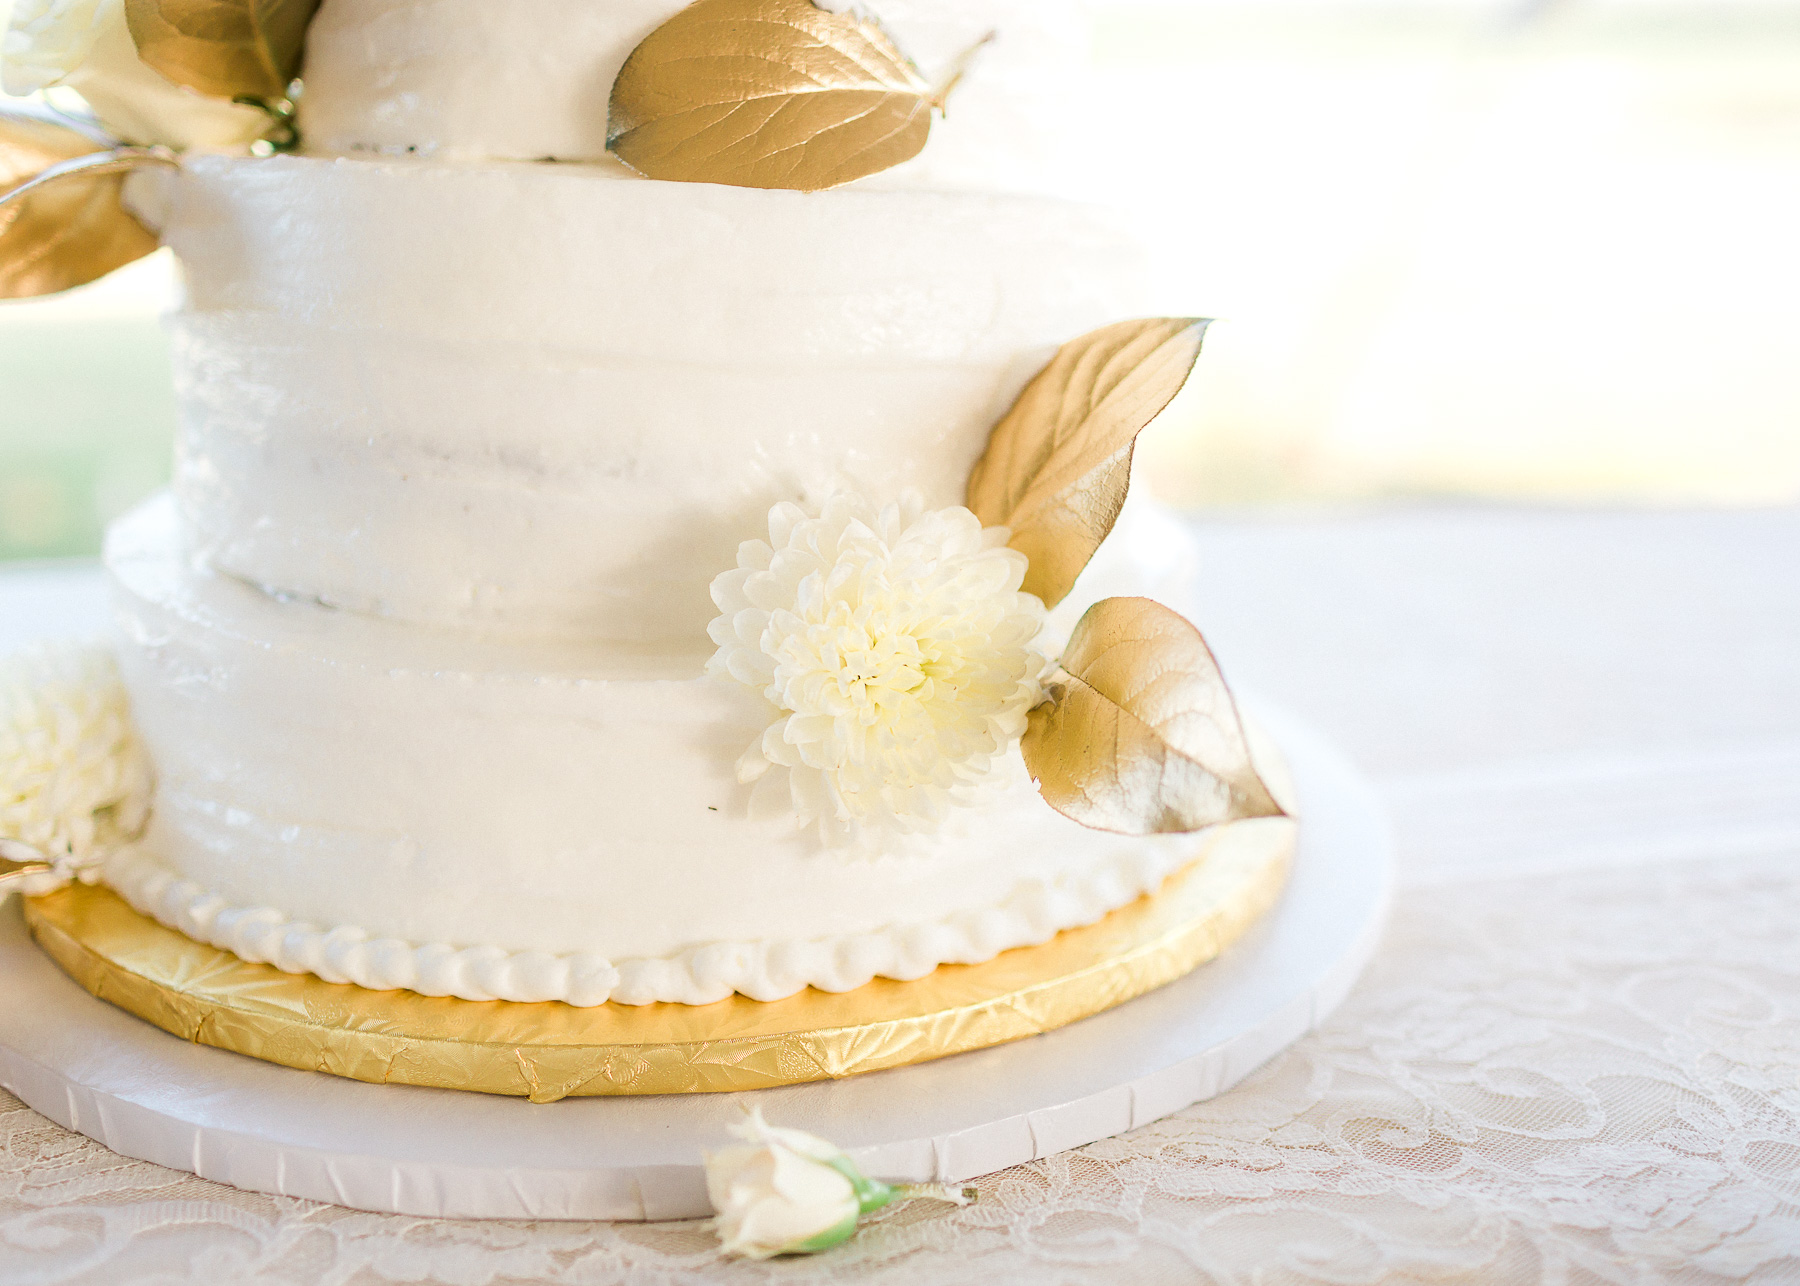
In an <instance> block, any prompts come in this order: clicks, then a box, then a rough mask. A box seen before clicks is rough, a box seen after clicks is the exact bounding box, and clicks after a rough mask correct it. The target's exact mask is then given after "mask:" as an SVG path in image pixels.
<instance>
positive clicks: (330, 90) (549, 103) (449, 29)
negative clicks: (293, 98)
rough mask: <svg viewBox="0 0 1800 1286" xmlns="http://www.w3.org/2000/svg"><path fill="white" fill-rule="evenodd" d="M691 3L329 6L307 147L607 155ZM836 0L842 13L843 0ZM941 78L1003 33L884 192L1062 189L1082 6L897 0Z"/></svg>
mask: <svg viewBox="0 0 1800 1286" xmlns="http://www.w3.org/2000/svg"><path fill="white" fill-rule="evenodd" d="M687 3H688V0H508V3H506V4H481V5H472V4H469V3H467V0H325V3H324V4H323V5H322V6H321V7H320V9H319V12H318V16H317V17H316V18H314V20H313V24H312V26H311V28H310V29H309V31H308V34H307V46H306V66H305V78H306V93H305V95H304V97H303V99H302V101H301V105H300V113H301V115H300V124H301V132H302V135H303V136H304V138H305V140H306V148H307V150H308V151H311V152H315V153H324V154H371V153H372V154H376V155H387V156H398V155H413V156H427V157H434V158H437V159H440V160H563V161H586V160H596V159H599V158H601V157H603V156H605V154H606V122H607V101H608V97H609V95H610V93H611V89H612V84H613V79H614V77H616V76H617V75H618V72H619V68H620V67H621V66H623V64H624V62H625V59H626V57H627V56H628V55H629V54H630V53H631V51H632V50H633V49H634V48H636V47H637V45H638V43H639V42H640V41H642V40H643V39H644V38H645V37H646V36H648V35H649V34H650V33H651V32H652V31H653V30H655V29H656V28H657V27H658V26H659V25H661V24H662V23H663V22H665V21H667V20H668V19H669V18H670V17H672V16H673V15H674V14H675V13H676V12H678V11H679V10H681V9H682V8H684V7H685V6H686V5H687ZM828 7H831V8H843V7H846V6H845V5H844V4H840V3H832V4H830V5H829V6H828ZM878 8H879V16H880V19H881V21H882V23H883V25H884V26H885V27H886V28H887V29H888V31H889V32H890V33H891V34H892V35H893V37H894V38H895V40H896V41H897V42H898V43H899V45H900V46H901V48H902V49H903V50H905V52H906V53H907V54H909V55H910V56H911V57H912V59H913V60H914V61H915V62H916V63H917V64H918V65H919V68H920V70H921V71H922V72H923V73H924V74H925V76H926V77H927V78H928V79H931V80H934V81H935V80H937V79H938V78H939V77H940V76H941V75H943V74H944V73H945V72H946V71H947V70H948V69H949V68H951V67H952V66H953V65H954V64H955V63H956V60H957V59H958V58H960V57H961V56H962V55H963V54H964V53H965V52H967V51H968V50H969V49H970V48H972V47H973V46H975V45H976V44H977V43H978V42H980V41H981V40H982V38H983V37H984V36H986V35H988V34H989V33H992V34H993V37H994V38H993V40H992V41H991V42H990V43H989V44H988V45H987V46H985V47H983V48H982V50H981V52H980V54H979V55H978V61H977V62H976V64H975V67H974V69H973V71H972V72H971V74H970V75H969V76H968V77H967V78H966V79H965V80H964V81H963V82H962V83H960V84H959V85H958V87H957V89H956V91H955V95H954V97H953V98H952V100H951V103H950V110H949V112H948V113H947V115H946V116H945V117H944V118H943V119H941V120H939V121H938V122H937V124H936V125H935V126H934V127H933V130H932V136H931V143H930V145H929V146H928V147H927V148H926V149H925V151H924V153H923V154H922V155H920V156H918V157H917V158H915V159H914V160H912V161H909V162H907V163H906V164H904V165H901V166H898V167H896V168H895V169H893V170H890V171H888V172H886V173H884V174H880V175H876V176H874V177H872V178H870V179H866V180H864V181H863V182H864V183H865V184H867V185H869V186H874V187H914V188H935V189H940V190H942V189H949V190H975V191H1023V192H1040V191H1056V190H1058V189H1059V187H1060V186H1061V185H1060V183H1059V182H1058V179H1059V175H1060V174H1061V173H1062V172H1063V171H1064V170H1066V168H1067V166H1068V156H1067V153H1068V139H1069V137H1070V135H1071V131H1072V129H1073V128H1074V127H1075V126H1076V125H1077V124H1078V123H1079V120H1078V114H1079V112H1080V103H1079V100H1080V95H1079V94H1077V93H1075V92H1072V87H1073V85H1074V83H1075V81H1076V80H1077V78H1078V77H1079V75H1080V74H1081V71H1082V67H1083V63H1084V60H1085V29H1084V27H1083V25H1082V23H1081V22H1080V20H1079V17H1078V14H1077V12H1076V6H1075V4H1074V3H1073V0H882V3H881V4H880V5H879V6H878Z"/></svg>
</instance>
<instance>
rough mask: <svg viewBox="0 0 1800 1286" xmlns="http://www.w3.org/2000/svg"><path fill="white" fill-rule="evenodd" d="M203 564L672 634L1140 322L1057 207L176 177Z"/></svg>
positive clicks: (608, 180) (631, 180) (380, 595)
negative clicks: (1057, 361) (795, 518)
mask: <svg viewBox="0 0 1800 1286" xmlns="http://www.w3.org/2000/svg"><path fill="white" fill-rule="evenodd" d="M131 191H132V194H133V198H134V200H135V201H136V202H137V204H138V206H139V207H140V208H141V209H143V210H144V211H145V212H146V214H147V215H148V216H149V217H150V218H151V219H152V220H153V221H154V222H156V223H157V224H159V225H160V226H161V227H162V230H163V235H164V238H165V240H166V241H167V242H168V243H169V244H170V245H171V246H173V247H174V249H175V251H176V253H177V254H178V255H179V256H180V258H181V260H182V263H183V266H184V269H185V273H186V279H187V286H188V298H187V302H186V304H185V305H184V306H183V307H182V309H181V310H180V311H179V312H178V313H177V314H176V315H175V317H174V319H173V330H174V337H175V354H176V380H177V389H178V392H179V395H180V400H181V406H182V430H181V440H180V449H179V453H178V470H177V482H176V492H177V495H178V498H179V503H180V506H181V511H182V514H183V517H184V519H185V521H186V524H187V528H188V533H189V537H190V539H191V542H192V549H193V551H194V552H195V553H196V554H197V555H198V556H200V557H201V558H203V559H205V560H206V561H208V562H210V563H211V564H213V565H215V566H217V567H220V568H222V569H224V570H227V571H230V572H233V573H235V574H237V575H240V576H243V577H245V578H247V579H249V580H252V581H254V582H256V583H257V584H260V585H264V586H267V587H269V588H271V589H274V590H277V591H279V592H282V593H288V594H295V595H301V596H305V597H311V598H316V599H319V600H321V601H323V602H326V603H329V604H333V605H337V606H343V607H349V608H353V609H355V610H358V611H363V612H369V613H373V614H377V615H386V616H393V617H396V618H399V619H402V620H409V621H416V622H423V623H432V624H439V625H447V626H457V627H468V628H474V629H479V630H482V631H484V632H488V633H494V634H505V635H511V636H515V637H561V638H569V639H583V640H595V639H611V640H655V639H671V638H688V639H694V638H698V637H699V636H700V635H701V633H702V632H703V630H704V628H705V625H706V622H707V620H708V619H709V618H710V616H711V614H712V605H711V603H710V601H709V600H708V597H707V590H706V587H707V583H708V581H709V580H710V578H711V577H712V576H713V575H714V574H715V573H716V572H718V571H719V570H720V569H721V568H723V567H725V566H728V565H729V564H730V562H731V559H732V556H733V553H734V551H735V550H736V548H737V545H738V542H739V541H740V540H742V539H744V538H745V537H746V536H747V535H751V534H754V533H755V532H756V531H757V530H758V529H759V528H760V527H761V526H762V522H763V518H764V516H765V515H766V514H767V512H768V509H769V507H770V506H771V505H772V504H774V503H776V502H777V501H780V500H786V499H795V498H799V497H813V498H822V497H823V496H824V495H825V494H828V493H829V492H830V491H832V490H834V489H836V488H839V487H851V488H857V489H863V490H867V491H869V492H870V493H871V494H880V495H892V494H895V493H897V492H898V491H899V490H900V489H901V488H904V487H908V486H911V487H917V488H918V489H919V490H920V491H922V492H923V494H924V495H925V497H926V499H927V500H928V501H929V502H930V503H931V504H933V505H948V504H955V503H959V502H960V501H961V500H962V497H963V489H964V485H965V481H966V479H967V476H968V472H969V468H970V466H971V465H972V464H973V462H974V461H975V459H976V457H977V456H978V455H979V454H980V452H981V450H982V448H983V446H984V444H985V441H986V438H987V434H988V431H989V430H990V428H991V427H992V425H993V423H994V421H995V420H996V419H997V418H998V417H999V416H1000V414H1001V413H1002V412H1004V410H1005V409H1006V407H1007V406H1008V405H1009V404H1010V403H1011V401H1012V399H1013V398H1014V397H1015V396H1016V395H1017V392H1018V390H1019V389H1020V387H1022V385H1023V384H1024V382H1025V380H1026V379H1028V378H1029V377H1030V375H1031V374H1032V373H1033V372H1034V371H1035V370H1036V369H1037V368H1038V367H1039V366H1040V365H1041V364H1042V362H1043V361H1044V360H1045V359H1046V358H1047V357H1048V355H1049V354H1050V353H1051V352H1052V351H1053V350H1054V349H1055V347H1056V345H1058V344H1060V343H1062V342H1063V341H1065V340H1067V339H1069V338H1071V337H1073V336H1075V335H1079V334H1081V333H1083V332H1084V331H1087V330H1090V329H1092V328H1094V327H1096V326H1099V325H1102V324H1105V323H1107V322H1111V321H1116V320H1119V319H1120V318H1123V317H1128V316H1132V315H1144V314H1145V312H1146V308H1145V304H1144V297H1145V289H1146V287H1145V272H1144V263H1143V260H1142V257H1141V254H1140V251H1139V250H1138V247H1137V243H1136V242H1135V241H1134V240H1133V239H1132V238H1131V237H1130V236H1129V235H1128V234H1126V233H1125V232H1124V231H1122V230H1121V229H1120V228H1119V227H1118V226H1117V225H1116V224H1115V223H1114V222H1113V221H1112V220H1111V219H1110V218H1109V217H1108V216H1107V215H1105V214H1104V213H1103V212H1101V211H1098V210H1095V209H1093V208H1091V207H1087V206H1082V205H1078V204H1074V203H1068V202H1061V201H1054V200H1050V199H1047V198H1032V197H1016V196H1015V197H1009V196H994V195H977V194H972V193H957V194H949V193H938V192H922V191H906V192H875V191H864V190H860V189H850V190H839V191H832V192H823V193H814V194H802V193H796V192H769V191H760V190H752V189H742V188H729V187H720V186H715V185H708V184H688V183H660V182H654V181H651V180H647V179H642V178H637V177H634V176H631V175H629V174H628V173H626V172H625V171H624V170H623V169H622V168H621V167H618V166H616V165H597V166H567V165H527V164H499V163H494V164H471V165H448V164H437V163H431V162H422V161H370V160H321V159H314V158H304V157H300V158H296V157H278V158H272V159H229V158H223V157H202V158H196V159H193V160H190V161H189V162H188V163H187V164H186V166H185V167H184V169H183V170H182V171H181V172H180V173H179V174H173V173H165V172H160V171H159V172H153V173H146V174H142V175H140V176H137V177H136V178H134V180H133V185H132V189H131Z"/></svg>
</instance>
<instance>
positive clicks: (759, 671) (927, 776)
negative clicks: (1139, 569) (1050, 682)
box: [708, 493, 1044, 842]
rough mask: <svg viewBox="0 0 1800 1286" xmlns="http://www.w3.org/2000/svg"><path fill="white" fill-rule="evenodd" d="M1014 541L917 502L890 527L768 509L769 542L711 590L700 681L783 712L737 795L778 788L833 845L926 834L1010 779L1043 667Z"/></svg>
mask: <svg viewBox="0 0 1800 1286" xmlns="http://www.w3.org/2000/svg"><path fill="white" fill-rule="evenodd" d="M1006 539H1007V532H1006V529H1005V528H1003V527H990V528H987V529H985V530H984V529H983V528H982V526H981V522H980V520H979V519H978V518H976V517H975V515H974V514H972V513H970V512H969V511H968V510H967V509H963V508H960V507H959V508H951V509H939V510H933V511H928V510H926V509H925V506H924V502H923V500H921V499H920V498H919V496H918V495H917V494H914V493H908V494H907V495H906V496H905V497H904V498H903V499H902V500H901V501H900V502H899V503H898V504H893V505H889V506H887V507H886V508H885V509H882V510H881V511H880V512H877V511H876V510H875V508H874V506H873V505H871V504H870V503H868V502H867V501H866V500H863V499H861V498H860V497H856V496H851V495H842V494H840V495H837V496H834V497H832V498H831V499H830V500H828V501H826V503H825V505H824V508H823V510H822V511H821V512H819V513H817V514H812V513H809V512H808V511H807V510H805V509H802V508H801V507H800V506H799V505H795V504H779V505H776V506H775V508H773V509H771V510H770V511H769V539H768V541H767V542H764V541H760V540H753V541H747V542H745V543H744V544H743V545H742V546H740V547H739V549H738V566H737V568H736V569H735V570H732V571H728V572H725V573H724V574H722V575H721V576H719V577H718V578H717V579H716V580H714V581H713V584H712V596H713V602H715V603H717V604H718V607H719V610H720V612H721V613H722V615H720V616H719V617H718V618H717V619H715V620H714V621H713V623H712V626H711V628H710V630H709V633H710V634H711V636H712V640H713V642H715V643H717V644H718V645H719V650H718V651H717V652H716V653H714V655H713V658H712V660H711V662H710V663H709V665H708V672H709V673H712V674H717V675H728V676H729V677H731V678H733V679H736V680H737V681H738V682H740V683H743V684H746V685H748V686H749V687H752V688H755V689H757V690H758V691H760V692H762V693H763V694H764V695H765V696H766V697H767V698H768V699H769V701H770V702H772V703H773V704H774V705H775V706H776V707H777V708H778V709H779V710H780V717H779V718H777V719H776V720H775V721H774V722H773V723H772V724H771V725H770V726H769V728H768V730H767V731H766V732H765V733H764V734H763V736H762V737H761V738H760V739H759V740H758V741H757V742H756V743H755V744H753V745H752V746H751V747H750V748H749V749H748V750H747V751H746V752H745V753H744V756H743V758H742V759H741V760H739V762H738V777H739V780H741V781H747V782H748V781H757V780H758V779H764V781H763V783H762V784H759V787H758V789H759V790H766V789H768V786H767V783H768V782H769V781H779V778H780V776H781V775H782V774H783V773H785V776H786V779H787V781H786V785H787V787H788V791H787V794H788V795H789V797H790V799H791V804H792V808H793V810H794V811H795V812H796V813H797V814H798V815H799V819H800V823H801V825H802V826H810V825H817V826H818V827H819V829H820V833H821V835H822V836H823V837H824V838H825V839H826V840H827V841H828V842H838V841H841V840H843V839H845V838H847V837H849V836H850V835H852V834H854V833H856V832H857V831H859V830H861V829H863V828H865V827H874V828H876V829H878V830H883V831H888V830H899V831H919V830H927V829H930V828H931V827H932V826H934V825H935V824H936V823H937V822H939V821H941V820H942V819H943V818H944V817H945V815H946V814H947V813H948V811H949V810H950V809H951V808H952V807H954V806H956V805H959V804H966V803H973V802H975V801H976V800H977V799H978V798H979V797H980V796H981V795H982V794H983V793H985V789H984V788H985V787H987V786H989V785H992V784H993V783H994V782H995V781H996V780H999V779H1004V778H1005V776H1006V774H1005V773H1004V768H1003V765H1002V763H1001V760H1002V757H1003V756H1005V755H1006V754H1007V753H1008V752H1009V751H1011V750H1012V748H1013V747H1014V746H1015V745H1016V744H1017V743H1018V740H1019V738H1020V736H1021V735H1023V733H1024V731H1025V715H1026V712H1027V711H1029V710H1030V709H1031V707H1032V706H1033V705H1035V704H1037V702H1038V700H1039V699H1040V689H1039V687H1038V677H1039V675H1040V673H1041V672H1042V670H1043V667H1044V658H1043V657H1042V656H1041V655H1039V654H1038V652H1037V651H1036V650H1035V648H1034V647H1033V642H1034V641H1035V639H1036V638H1037V634H1038V631H1039V629H1040V628H1041V627H1042V625H1043V623H1044V606H1043V604H1042V603H1041V602H1039V601H1038V599H1037V598H1036V597H1034V596H1033V595H1030V594H1024V593H1021V592H1020V591H1019V585H1020V582H1021V581H1022V580H1023V579H1024V576H1025V557H1024V555H1023V554H1020V553H1018V552H1017V551H1016V550H1012V549H1008V548H1007V547H1006ZM771 769H776V770H780V771H779V772H777V773H771V771H770V770H771Z"/></svg>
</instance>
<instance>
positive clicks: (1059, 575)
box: [968, 317, 1207, 607]
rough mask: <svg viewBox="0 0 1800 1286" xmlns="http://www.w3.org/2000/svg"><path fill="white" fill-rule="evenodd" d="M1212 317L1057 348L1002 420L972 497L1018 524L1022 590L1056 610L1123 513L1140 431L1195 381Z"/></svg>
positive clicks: (1153, 323) (979, 465)
mask: <svg viewBox="0 0 1800 1286" xmlns="http://www.w3.org/2000/svg"><path fill="white" fill-rule="evenodd" d="M1206 327H1207V322H1206V321H1204V320H1201V319H1198V318H1192V317H1162V318H1154V319H1150V320H1145V321H1128V322H1118V323H1116V324H1114V325H1111V326H1103V327H1101V328H1100V329H1099V330H1096V331H1091V332H1089V333H1088V334H1086V335H1083V336H1082V337H1081V338H1079V339H1074V340H1070V341H1069V342H1068V343H1067V344H1064V345H1063V346H1062V347H1061V348H1060V349H1058V350H1057V352H1056V356H1054V357H1052V358H1051V359H1050V363H1049V365H1047V366H1045V367H1044V369H1043V370H1041V371H1039V372H1038V373H1037V375H1036V376H1034V377H1033V378H1032V381H1031V383H1029V384H1027V385H1026V386H1025V391H1024V392H1023V393H1021V394H1019V399H1018V401H1016V402H1014V403H1013V406H1012V409H1011V410H1010V411H1008V412H1007V413H1006V415H1005V416H1004V417H1002V419H1001V420H1000V423H998V424H996V425H995V426H994V431H993V433H992V434H990V435H989V437H988V445H987V450H986V451H985V452H984V453H983V454H982V457H981V459H980V460H978V461H976V462H975V468H974V470H973V471H972V472H971V473H970V474H969V495H968V506H969V508H970V509H972V510H974V512H975V514H976V516H977V517H979V518H980V519H981V521H982V524H983V525H984V526H989V527H995V526H1005V527H1010V528H1012V539H1011V541H1009V542H1008V543H1009V544H1011V546H1012V547H1013V548H1014V549H1016V550H1018V551H1019V552H1020V553H1022V554H1024V555H1025V556H1026V558H1028V559H1029V560H1030V562H1031V566H1030V569H1029V570H1028V571H1027V572H1026V574H1025V585H1024V588H1025V590H1026V592H1027V593H1031V594H1036V595H1037V596H1038V597H1039V598H1041V599H1043V600H1044V604H1045V606H1047V607H1055V606H1056V605H1057V604H1058V603H1060V602H1061V601H1062V600H1063V598H1064V597H1065V596H1066V595H1067V594H1068V592H1069V590H1070V589H1071V588H1072V587H1073V586H1074V584H1075V578H1076V577H1077V576H1079V575H1080V574H1081V570H1082V568H1084V567H1086V566H1087V565H1088V560H1089V559H1091V558H1092V557H1093V556H1094V551H1095V550H1097V549H1098V548H1100V542H1101V541H1103V540H1105V539H1106V537H1107V534H1108V533H1109V532H1111V531H1112V528H1113V523H1114V522H1116V521H1117V520H1118V517H1119V510H1120V509H1121V508H1123V507H1124V504H1125V492H1126V489H1127V488H1128V486H1129V484H1130V481H1131V453H1132V449H1133V447H1135V446H1136V444H1137V435H1138V434H1139V433H1140V432H1141V431H1142V430H1143V428H1144V426H1145V425H1147V424H1149V423H1150V421H1152V420H1154V419H1155V418H1156V417H1157V416H1158V415H1159V414H1161V412H1162V409H1163V408H1164V407H1165V406H1167V405H1168V404H1169V402H1170V400H1171V399H1172V398H1174V396H1175V395H1176V394H1177V393H1179V392H1180V391H1181V386H1182V385H1183V384H1185V383H1186V382H1187V377H1188V373H1189V372H1190V371H1192V370H1193V369H1194V363H1195V361H1196V360H1198V359H1199V356H1200V341H1201V338H1202V337H1203V336H1204V335H1205V333H1206Z"/></svg>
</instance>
